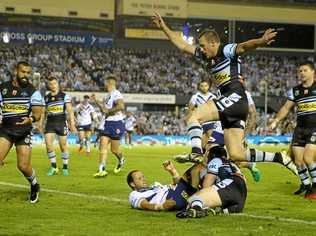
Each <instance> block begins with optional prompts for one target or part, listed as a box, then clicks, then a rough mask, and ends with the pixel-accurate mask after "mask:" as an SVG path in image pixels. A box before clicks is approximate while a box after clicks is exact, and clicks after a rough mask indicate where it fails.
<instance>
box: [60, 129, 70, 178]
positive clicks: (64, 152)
mask: <svg viewBox="0 0 316 236" xmlns="http://www.w3.org/2000/svg"><path fill="white" fill-rule="evenodd" d="M59 148H60V151H61V159H62V161H63V171H62V173H63V175H64V176H68V175H69V170H68V166H69V152H68V145H67V135H64V136H59Z"/></svg>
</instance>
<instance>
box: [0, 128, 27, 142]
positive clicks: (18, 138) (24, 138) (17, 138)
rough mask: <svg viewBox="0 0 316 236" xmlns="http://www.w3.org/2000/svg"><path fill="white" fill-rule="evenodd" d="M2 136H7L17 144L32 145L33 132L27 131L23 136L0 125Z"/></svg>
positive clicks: (6, 137)
mask: <svg viewBox="0 0 316 236" xmlns="http://www.w3.org/2000/svg"><path fill="white" fill-rule="evenodd" d="M0 137H1V138H5V139H6V140H8V141H9V142H11V143H13V144H14V145H15V146H20V145H27V146H32V133H31V132H26V133H25V134H23V135H21V136H16V135H12V134H11V133H9V132H8V131H7V130H6V129H4V128H3V127H0Z"/></svg>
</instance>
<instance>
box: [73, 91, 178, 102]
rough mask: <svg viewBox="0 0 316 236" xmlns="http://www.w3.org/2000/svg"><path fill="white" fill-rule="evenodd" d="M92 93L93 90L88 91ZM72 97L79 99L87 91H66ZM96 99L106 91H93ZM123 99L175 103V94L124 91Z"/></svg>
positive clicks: (126, 100) (100, 97) (81, 98)
mask: <svg viewBox="0 0 316 236" xmlns="http://www.w3.org/2000/svg"><path fill="white" fill-rule="evenodd" d="M88 93H93V92H88ZM68 94H69V95H70V96H72V97H76V98H77V99H79V100H80V101H81V100H83V96H84V95H85V94H87V92H68ZM94 94H95V96H96V98H97V99H98V100H103V98H104V96H106V93H102V92H95V93H94ZM123 96H124V101H125V102H126V103H142V104H175V103H176V96H175V95H167V94H139V93H124V94H123Z"/></svg>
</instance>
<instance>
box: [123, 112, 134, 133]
mask: <svg viewBox="0 0 316 236" xmlns="http://www.w3.org/2000/svg"><path fill="white" fill-rule="evenodd" d="M135 122H136V119H135V117H134V116H127V117H126V118H125V129H126V130H127V131H129V132H132V131H134V127H135Z"/></svg>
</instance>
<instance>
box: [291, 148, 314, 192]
mask: <svg viewBox="0 0 316 236" xmlns="http://www.w3.org/2000/svg"><path fill="white" fill-rule="evenodd" d="M292 153H293V155H294V161H295V165H296V166H297V170H298V176H299V178H300V180H301V186H300V188H299V189H298V190H297V191H295V192H294V194H295V195H298V194H301V193H304V192H305V191H306V190H307V189H310V188H311V181H310V180H309V173H308V169H307V166H306V164H305V162H304V147H299V146H292Z"/></svg>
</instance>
